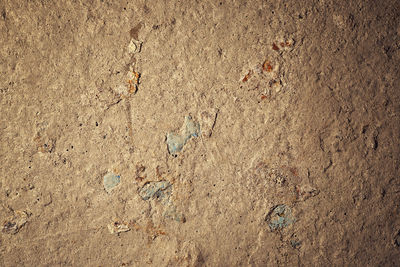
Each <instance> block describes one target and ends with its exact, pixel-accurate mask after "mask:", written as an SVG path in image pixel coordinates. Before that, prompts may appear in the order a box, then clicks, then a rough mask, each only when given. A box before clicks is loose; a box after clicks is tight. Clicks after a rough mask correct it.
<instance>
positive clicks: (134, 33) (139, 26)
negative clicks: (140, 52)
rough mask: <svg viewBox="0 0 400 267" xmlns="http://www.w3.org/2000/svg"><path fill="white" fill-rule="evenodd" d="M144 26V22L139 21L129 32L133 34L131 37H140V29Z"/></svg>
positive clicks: (136, 38)
mask: <svg viewBox="0 0 400 267" xmlns="http://www.w3.org/2000/svg"><path fill="white" fill-rule="evenodd" d="M141 28H142V23H138V24H137V25H136V26H135V27H133V28H132V29H131V30H130V31H129V34H130V35H131V38H133V39H135V40H138V39H139V31H140V29H141Z"/></svg>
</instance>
